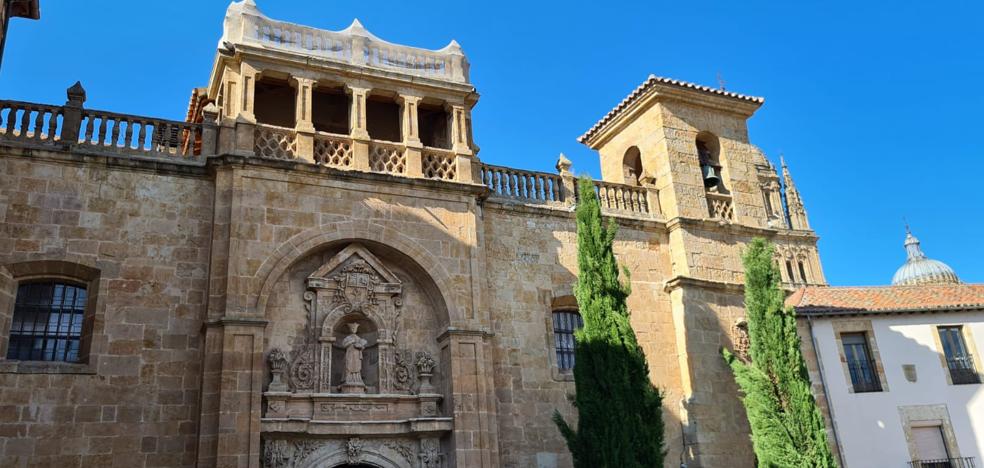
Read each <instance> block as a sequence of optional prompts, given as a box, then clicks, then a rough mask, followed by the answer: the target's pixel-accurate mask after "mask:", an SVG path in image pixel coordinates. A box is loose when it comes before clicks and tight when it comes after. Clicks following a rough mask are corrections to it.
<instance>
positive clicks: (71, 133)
mask: <svg viewBox="0 0 984 468" xmlns="http://www.w3.org/2000/svg"><path fill="white" fill-rule="evenodd" d="M84 102H85V90H84V89H82V86H81V85H80V84H79V83H76V84H75V86H72V87H71V88H69V90H68V102H66V103H65V105H64V106H52V105H48V104H36V103H28V102H20V101H0V140H6V141H12V142H19V143H28V144H41V145H58V146H63V147H71V148H78V149H84V150H87V151H92V150H95V151H97V152H99V153H105V154H107V155H114V156H149V157H163V158H181V159H200V157H201V156H207V155H209V154H214V151H215V141H216V136H217V135H216V132H217V129H216V125H215V121H214V119H213V120H211V121H207V122H206V123H189V122H179V121H174V120H166V119H158V118H152V117H142V116H136V115H127V114H117V113H114V112H107V111H100V110H92V109H84V108H83V107H82V104H83V103H84Z"/></svg>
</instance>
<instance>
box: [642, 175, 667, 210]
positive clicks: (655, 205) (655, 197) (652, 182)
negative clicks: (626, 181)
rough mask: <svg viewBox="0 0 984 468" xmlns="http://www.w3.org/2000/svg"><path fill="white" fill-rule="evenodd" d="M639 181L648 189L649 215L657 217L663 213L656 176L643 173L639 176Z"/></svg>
mask: <svg viewBox="0 0 984 468" xmlns="http://www.w3.org/2000/svg"><path fill="white" fill-rule="evenodd" d="M639 183H640V184H641V185H642V186H643V187H645V189H646V205H647V206H649V215H650V216H653V217H657V216H660V215H662V214H663V211H662V209H661V208H660V206H659V189H657V188H656V178H655V177H653V176H652V175H650V174H646V173H643V174H642V177H640V178H639Z"/></svg>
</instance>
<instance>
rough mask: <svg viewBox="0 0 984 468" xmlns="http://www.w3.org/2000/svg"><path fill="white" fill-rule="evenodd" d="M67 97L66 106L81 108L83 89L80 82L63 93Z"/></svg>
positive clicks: (83, 97)
mask: <svg viewBox="0 0 984 468" xmlns="http://www.w3.org/2000/svg"><path fill="white" fill-rule="evenodd" d="M65 94H67V95H68V102H67V103H66V105H69V106H75V107H82V103H84V102H85V88H83V87H82V82H81V81H76V82H75V84H73V85H72V86H71V87H70V88H68V90H66V91H65Z"/></svg>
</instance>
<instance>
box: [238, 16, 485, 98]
mask: <svg viewBox="0 0 984 468" xmlns="http://www.w3.org/2000/svg"><path fill="white" fill-rule="evenodd" d="M239 21H241V25H234V26H233V27H234V28H240V27H241V28H242V29H241V30H242V37H241V39H240V38H239V37H235V36H236V34H235V33H233V34H230V31H228V26H227V31H226V35H225V36H224V39H231V40H232V41H233V42H237V41H241V42H242V43H247V44H248V43H253V44H259V45H262V46H264V47H270V48H274V49H283V50H288V51H291V50H296V51H301V52H303V53H304V54H305V55H312V56H316V57H323V58H326V59H330V60H332V61H337V62H342V63H347V64H353V65H366V66H370V67H375V68H382V69H389V70H395V71H400V72H403V73H408V74H412V75H417V76H424V77H430V78H436V79H441V80H447V81H454V82H461V83H467V82H468V65H467V62H466V60H465V58H464V55H463V54H462V53H461V50H460V48H459V47H458V46H457V44H452V45H449V46H448V47H445V48H444V49H441V50H427V49H421V48H417V47H410V46H404V45H398V44H393V43H390V42H386V41H384V40H382V39H379V38H377V37H375V36H373V35H372V34H369V32H368V31H366V30H365V29H363V27H362V25H361V24H359V23H353V24H352V26H350V27H349V28H348V29H346V30H343V31H327V30H323V29H316V28H312V27H308V26H301V25H298V24H293V23H287V22H282V21H276V20H272V19H270V18H267V17H265V16H263V15H262V14H259V12H256V11H254V12H244V13H242V14H241V19H240V20H239ZM230 36H232V37H230Z"/></svg>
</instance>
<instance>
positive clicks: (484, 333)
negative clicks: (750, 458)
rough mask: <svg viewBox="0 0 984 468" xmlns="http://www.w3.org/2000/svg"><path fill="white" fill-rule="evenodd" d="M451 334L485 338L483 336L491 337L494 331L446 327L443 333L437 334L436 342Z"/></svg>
mask: <svg viewBox="0 0 984 468" xmlns="http://www.w3.org/2000/svg"><path fill="white" fill-rule="evenodd" d="M452 336H477V337H481V338H483V339H485V338H492V337H493V336H495V333H493V332H490V331H488V330H485V329H479V330H474V329H465V328H457V327H448V328H446V329H445V330H444V332H443V333H441V334H440V335H438V337H437V342H438V343H440V342H442V341H444V340H446V339H448V338H449V337H452Z"/></svg>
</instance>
